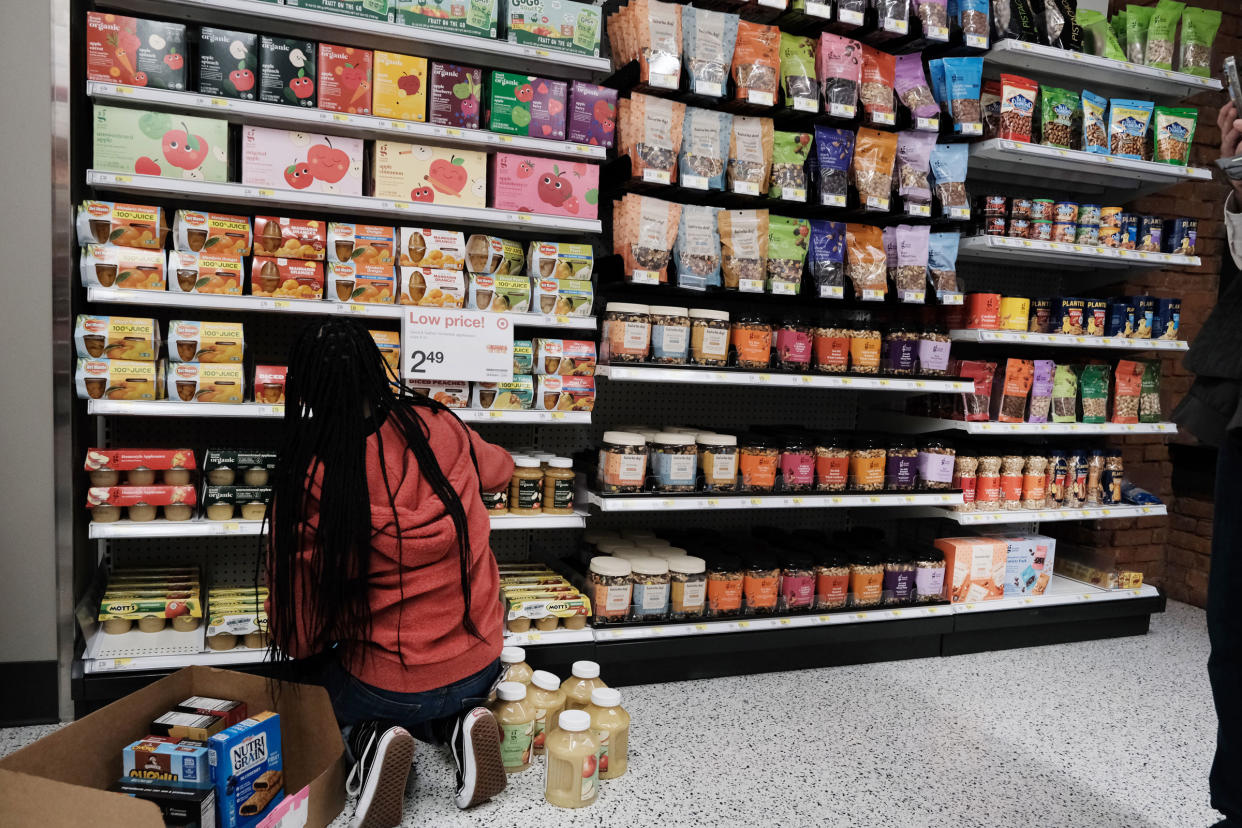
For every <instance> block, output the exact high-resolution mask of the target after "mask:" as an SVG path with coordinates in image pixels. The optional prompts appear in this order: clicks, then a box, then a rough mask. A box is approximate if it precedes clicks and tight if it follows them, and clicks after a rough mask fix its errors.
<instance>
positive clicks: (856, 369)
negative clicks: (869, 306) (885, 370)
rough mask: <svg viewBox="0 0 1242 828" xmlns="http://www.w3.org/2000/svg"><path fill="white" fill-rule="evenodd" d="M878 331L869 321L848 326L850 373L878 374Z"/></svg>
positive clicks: (879, 346) (879, 348)
mask: <svg viewBox="0 0 1242 828" xmlns="http://www.w3.org/2000/svg"><path fill="white" fill-rule="evenodd" d="M881 350H882V348H881V339H880V329H879V328H877V327H875V326H874V325H873V324H871V322H870V320H859V321H855V322H854V323H853V324H852V325H851V326H850V371H852V372H853V373H855V374H878V373H880V353H881Z"/></svg>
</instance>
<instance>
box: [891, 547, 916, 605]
mask: <svg viewBox="0 0 1242 828" xmlns="http://www.w3.org/2000/svg"><path fill="white" fill-rule="evenodd" d="M914 575H915V572H914V556H913V555H912V554H911V553H910V551H909V550H908V549H890V550H889V551H888V553H887V555H886V560H885V561H884V603H885V604H895V605H900V604H909V603H912V602H913V601H914Z"/></svg>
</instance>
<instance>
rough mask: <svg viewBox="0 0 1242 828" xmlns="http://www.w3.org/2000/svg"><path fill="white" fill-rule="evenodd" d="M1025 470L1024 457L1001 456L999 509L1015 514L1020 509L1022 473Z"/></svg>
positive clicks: (1014, 455) (1017, 455)
mask: <svg viewBox="0 0 1242 828" xmlns="http://www.w3.org/2000/svg"><path fill="white" fill-rule="evenodd" d="M1025 469H1026V457H1025V456H1024V455H1021V454H1005V455H1002V456H1001V470H1000V499H1001V509H1003V510H1005V511H1010V512H1016V511H1019V510H1020V509H1021V508H1022V472H1023V471H1024V470H1025Z"/></svg>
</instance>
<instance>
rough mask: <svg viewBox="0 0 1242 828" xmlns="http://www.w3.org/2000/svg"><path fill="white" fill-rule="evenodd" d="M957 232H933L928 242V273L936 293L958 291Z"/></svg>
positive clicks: (958, 240)
mask: <svg viewBox="0 0 1242 828" xmlns="http://www.w3.org/2000/svg"><path fill="white" fill-rule="evenodd" d="M960 242H961V236H959V235H958V234H957V233H952V232H949V233H932V234H931V237H930V238H929V239H928V243H927V275H928V278H929V279H930V280H931V285H932V289H933V290H935V291H936V293H938V294H939V293H957V292H958V287H957V248H958V245H959V243H960Z"/></svg>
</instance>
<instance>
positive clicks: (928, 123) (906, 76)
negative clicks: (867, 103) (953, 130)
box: [893, 52, 940, 133]
mask: <svg viewBox="0 0 1242 828" xmlns="http://www.w3.org/2000/svg"><path fill="white" fill-rule="evenodd" d="M893 82H894V87H895V88H896V90H897V97H899V98H900V99H901V102H902V103H903V104H904V105H905V107H906V109H908V110H910V117H911V119H912V120H913V121H914V128H915V129H919V130H926V131H928V132H933V133H935V132H939V131H940V106H939V104H937V103H936V98H935V97H934V96H933V95H932V90H931V85H930V84H929V83H928V82H927V75H925V74H924V73H923V56H922V55H921V54H919V53H918V52H914V53H911V54H908V55H900V56H898V58H897V68H896V74H895V75H894V79H893Z"/></svg>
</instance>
